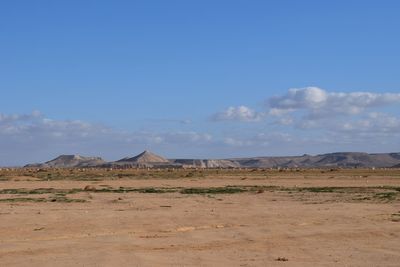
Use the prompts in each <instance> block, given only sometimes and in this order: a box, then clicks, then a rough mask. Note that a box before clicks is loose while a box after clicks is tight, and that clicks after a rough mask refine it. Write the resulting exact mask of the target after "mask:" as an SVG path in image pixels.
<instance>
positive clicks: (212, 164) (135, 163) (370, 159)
mask: <svg viewBox="0 0 400 267" xmlns="http://www.w3.org/2000/svg"><path fill="white" fill-rule="evenodd" d="M399 166H400V153H380V154H368V153H361V152H338V153H328V154H321V155H316V156H312V155H307V154H305V155H302V156H290V157H252V158H232V159H166V158H164V157H162V156H159V155H156V154H154V153H152V152H150V151H144V152H142V153H140V154H139V155H137V156H134V157H126V158H123V159H120V160H117V161H113V162H105V161H104V160H102V159H101V158H99V157H82V156H79V155H61V156H59V157H57V158H55V159H53V160H50V161H48V162H45V163H41V164H30V165H27V166H26V167H43V168H44V167H48V168H51V167H57V168H60V167H61V168H66V167H117V168H121V167H124V168H134V167H149V168H151V167H158V168H160V167H177V168H180V167H186V168H278V167H281V168H329V167H342V168H356V167H357V168H363V167H364V168H371V167H377V168H380V167H399Z"/></svg>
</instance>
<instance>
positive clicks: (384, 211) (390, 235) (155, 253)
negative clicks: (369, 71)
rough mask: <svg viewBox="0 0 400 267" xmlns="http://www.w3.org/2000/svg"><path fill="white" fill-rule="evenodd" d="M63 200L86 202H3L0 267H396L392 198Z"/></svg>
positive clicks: (294, 181) (282, 181) (178, 182)
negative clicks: (372, 200) (366, 199)
mask: <svg viewBox="0 0 400 267" xmlns="http://www.w3.org/2000/svg"><path fill="white" fill-rule="evenodd" d="M399 178H400V177H398V178H397V177H373V176H372V177H368V178H363V177H336V178H335V177H329V178H323V179H322V178H321V179H318V178H313V179H306V178H304V177H303V176H295V175H294V176H293V177H285V178H279V177H275V178H268V179H252V178H251V177H250V178H246V179H243V178H224V177H220V178H218V177H215V178H207V179H196V178H194V179H171V180H160V179H148V180H106V181H95V182H88V181H2V182H0V187H1V189H5V188H31V189H34V188H64V189H66V188H82V187H84V186H86V185H92V186H95V187H99V186H101V185H108V186H110V187H113V188H117V187H119V186H126V187H151V186H157V187H193V186H196V187H217V186H225V185H267V186H269V185H279V186H310V187H312V186H344V187H345V186H377V185H391V186H400V179H399ZM1 197H2V198H7V197H26V195H14V196H10V195H7V194H5V195H3V196H1ZM32 197H46V195H44V196H43V195H39V196H32ZM68 197H71V198H76V199H85V200H86V201H87V202H84V203H59V202H7V201H4V202H0V265H1V266H399V265H400V222H399V221H398V220H395V219H397V215H396V214H400V201H399V200H398V199H396V200H393V201H389V202H384V201H380V202H379V201H378V202H363V201H349V200H348V198H346V197H342V196H339V197H338V196H337V195H335V194H328V193H304V194H298V193H295V194H292V193H290V192H274V191H265V192H258V193H255V192H245V193H236V194H212V195H199V194H193V195H184V194H180V193H179V192H175V193H154V194H149V193H136V192H131V193H94V192H90V191H89V192H79V193H76V194H73V195H68Z"/></svg>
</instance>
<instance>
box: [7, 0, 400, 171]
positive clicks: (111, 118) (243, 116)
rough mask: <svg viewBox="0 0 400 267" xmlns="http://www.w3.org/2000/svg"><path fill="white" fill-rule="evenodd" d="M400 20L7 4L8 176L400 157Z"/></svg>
mask: <svg viewBox="0 0 400 267" xmlns="http://www.w3.org/2000/svg"><path fill="white" fill-rule="evenodd" d="M399 13H400V3H399V1H389V0H388V1H354V0H353V1H352V0H350V1H329V2H327V1H294V0H292V1H288V0H282V1H40V0H39V1H18V0H16V1H8V2H4V3H1V4H0V33H1V34H0V73H1V75H0V92H1V95H0V165H15V164H24V163H27V162H37V161H43V160H47V159H49V158H51V157H54V156H56V155H58V154H62V153H74V154H75V153H79V154H84V155H99V156H103V157H105V158H106V159H108V160H115V159H118V158H121V157H124V156H127V155H133V154H135V153H138V152H140V151H141V150H143V149H146V148H147V149H151V150H154V151H155V152H158V153H160V154H163V155H165V156H168V157H194V158H198V157H217V158H220V157H238V156H256V155H288V154H291V155H292V154H304V153H310V154H316V153H325V152H333V151H366V152H388V151H400V141H399V140H400V138H399V137H400V136H399V132H400V108H399V107H400V79H399V73H400V52H399V47H400V17H399V16H398V14H399ZM317 114H319V115H318V116H317Z"/></svg>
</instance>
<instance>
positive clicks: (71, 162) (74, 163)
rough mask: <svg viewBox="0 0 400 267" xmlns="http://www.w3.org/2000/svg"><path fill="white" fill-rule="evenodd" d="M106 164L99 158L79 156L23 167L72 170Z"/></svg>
mask: <svg viewBox="0 0 400 267" xmlns="http://www.w3.org/2000/svg"><path fill="white" fill-rule="evenodd" d="M104 163H106V162H105V161H104V160H103V159H102V158H100V157H84V156H80V155H61V156H58V157H57V158H55V159H52V160H50V161H47V162H45V163H36V164H28V165H26V166H25V167H38V168H73V167H77V168H79V167H95V166H99V165H101V164H104Z"/></svg>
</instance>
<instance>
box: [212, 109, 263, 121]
mask: <svg viewBox="0 0 400 267" xmlns="http://www.w3.org/2000/svg"><path fill="white" fill-rule="evenodd" d="M263 116H264V115H263V114H262V113H259V112H256V111H255V110H253V109H251V108H249V107H246V106H238V107H229V108H227V109H226V110H224V111H221V112H218V113H216V114H214V115H213V116H212V119H213V120H214V121H242V122H256V121H260V120H261V119H262V118H263Z"/></svg>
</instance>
